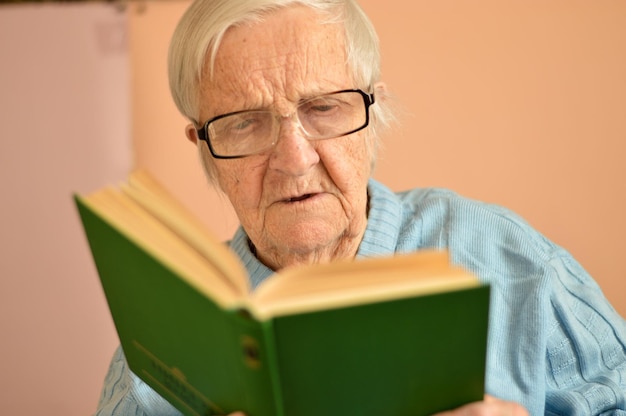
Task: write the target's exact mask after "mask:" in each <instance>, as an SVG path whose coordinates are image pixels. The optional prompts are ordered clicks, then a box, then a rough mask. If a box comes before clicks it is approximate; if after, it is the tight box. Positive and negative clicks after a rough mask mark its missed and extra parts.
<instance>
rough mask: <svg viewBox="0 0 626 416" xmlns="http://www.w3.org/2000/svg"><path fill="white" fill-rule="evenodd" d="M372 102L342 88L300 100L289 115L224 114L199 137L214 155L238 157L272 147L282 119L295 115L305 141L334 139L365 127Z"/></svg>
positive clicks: (369, 96)
mask: <svg viewBox="0 0 626 416" xmlns="http://www.w3.org/2000/svg"><path fill="white" fill-rule="evenodd" d="M372 104H374V94H368V93H365V92H363V91H361V90H342V91H337V92H333V93H330V94H324V95H320V96H318V97H314V98H309V99H307V100H305V101H302V102H300V103H299V104H298V107H297V108H296V111H295V112H294V113H293V114H291V115H289V116H281V115H279V114H276V113H275V112H273V111H269V110H250V111H237V112H234V113H228V114H223V115H220V116H217V117H214V118H212V119H210V120H208V121H207V122H206V123H204V126H203V127H202V128H200V129H198V130H197V131H198V138H199V139H200V140H204V141H206V142H207V143H208V145H209V149H210V151H211V154H212V155H213V157H215V158H218V159H234V158H241V157H245V156H251V155H255V154H259V153H262V152H264V151H266V150H269V149H271V148H272V147H274V146H275V145H276V143H277V142H278V137H279V134H280V126H281V123H282V119H284V118H295V121H296V122H297V125H298V127H299V128H300V130H301V132H302V133H303V134H304V136H305V137H306V138H307V139H308V140H324V139H334V138H337V137H341V136H346V135H348V134H351V133H355V132H357V131H359V130H362V129H364V128H365V127H367V125H368V124H369V108H370V106H371V105H372Z"/></svg>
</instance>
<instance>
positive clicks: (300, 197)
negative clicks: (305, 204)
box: [287, 194, 313, 202]
mask: <svg viewBox="0 0 626 416" xmlns="http://www.w3.org/2000/svg"><path fill="white" fill-rule="evenodd" d="M312 196H313V194H304V195H301V196H296V197H293V198H289V199H288V200H287V202H299V201H304V200H305V199H308V198H310V197H312Z"/></svg>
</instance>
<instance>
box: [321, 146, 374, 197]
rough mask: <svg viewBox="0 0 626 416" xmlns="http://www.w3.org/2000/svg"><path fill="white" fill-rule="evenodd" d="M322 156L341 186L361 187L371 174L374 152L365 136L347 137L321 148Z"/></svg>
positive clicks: (329, 170)
mask: <svg viewBox="0 0 626 416" xmlns="http://www.w3.org/2000/svg"><path fill="white" fill-rule="evenodd" d="M320 157H321V159H322V160H323V163H324V165H325V167H326V170H327V171H328V174H329V175H330V177H331V179H332V180H333V182H335V184H336V185H337V186H338V187H339V188H344V189H346V188H354V187H360V186H362V185H363V183H366V182H367V179H368V178H369V176H370V174H371V166H372V163H371V162H372V152H371V148H370V146H368V143H367V142H366V138H365V137H360V136H356V137H345V138H339V139H336V140H335V141H332V142H331V141H329V142H328V147H325V148H320Z"/></svg>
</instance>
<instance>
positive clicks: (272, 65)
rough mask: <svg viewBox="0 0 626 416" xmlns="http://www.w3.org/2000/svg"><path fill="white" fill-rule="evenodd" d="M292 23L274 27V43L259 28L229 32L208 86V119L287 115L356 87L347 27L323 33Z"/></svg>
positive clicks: (328, 28) (203, 107)
mask: <svg viewBox="0 0 626 416" xmlns="http://www.w3.org/2000/svg"><path fill="white" fill-rule="evenodd" d="M292 23H295V22H288V23H287V24H285V25H282V26H278V27H276V26H274V27H272V29H271V30H270V32H273V34H272V37H271V38H269V39H268V38H267V36H265V37H264V33H263V31H264V30H265V28H264V27H263V26H259V25H257V24H251V25H245V26H239V27H234V28H232V30H230V31H229V32H227V34H226V36H225V37H224V40H223V43H222V45H221V47H220V50H219V51H218V53H217V56H216V61H215V67H214V70H215V72H214V73H213V77H212V79H211V80H208V79H206V78H205V80H207V81H208V82H203V87H204V88H203V89H202V96H203V100H202V102H201V113H202V115H203V116H205V118H206V116H207V115H209V116H215V115H218V114H223V113H226V112H232V111H239V110H246V109H257V108H269V107H274V108H276V110H277V111H279V112H281V113H282V112H283V111H289V110H287V106H289V107H290V108H291V107H293V104H294V103H296V102H297V101H298V100H300V99H304V98H310V97H311V96H314V95H317V94H320V93H326V92H331V90H336V89H341V88H350V87H351V85H350V84H351V80H352V77H351V76H350V74H349V72H350V71H348V70H347V59H346V55H345V48H344V47H343V45H344V42H345V34H344V31H343V27H342V26H341V25H338V24H329V23H327V24H325V25H323V26H322V29H321V30H320V28H319V27H313V26H310V25H307V24H306V23H305V24H304V25H302V24H292ZM268 34H269V33H268ZM205 74H206V73H205ZM340 74H347V75H348V78H346V77H345V76H338V75H340ZM347 83H349V84H348V85H347ZM290 103H291V104H290ZM208 113H210V114H208Z"/></svg>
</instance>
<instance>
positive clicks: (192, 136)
mask: <svg viewBox="0 0 626 416" xmlns="http://www.w3.org/2000/svg"><path fill="white" fill-rule="evenodd" d="M185 135H186V136H187V139H188V140H189V141H190V142H192V143H193V144H195V145H197V144H198V140H200V139H198V130H196V126H194V125H193V124H188V125H187V127H185Z"/></svg>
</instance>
